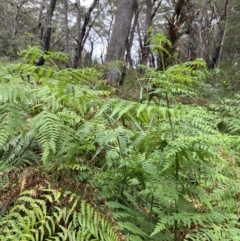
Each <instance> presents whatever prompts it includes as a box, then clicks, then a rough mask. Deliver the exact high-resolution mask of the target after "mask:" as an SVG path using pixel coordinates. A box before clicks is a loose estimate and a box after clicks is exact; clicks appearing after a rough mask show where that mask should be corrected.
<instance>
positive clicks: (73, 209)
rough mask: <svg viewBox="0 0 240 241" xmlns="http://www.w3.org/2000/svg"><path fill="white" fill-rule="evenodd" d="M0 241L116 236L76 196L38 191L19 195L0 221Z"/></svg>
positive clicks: (107, 238)
mask: <svg viewBox="0 0 240 241" xmlns="http://www.w3.org/2000/svg"><path fill="white" fill-rule="evenodd" d="M36 196H37V197H36ZM63 204H64V207H62V205H63ZM0 239H1V240H2V241H8V240H35V241H42V240H83V241H87V240H102V241H116V240H119V237H118V234H117V232H116V230H115V228H114V226H113V225H112V224H111V223H110V222H109V221H108V220H107V218H106V217H104V216H103V215H101V214H100V213H99V212H98V211H97V210H96V209H94V208H93V207H92V206H91V205H90V204H89V203H87V202H86V201H85V200H81V199H80V197H78V196H76V194H74V193H71V192H69V191H67V192H61V191H58V190H54V189H42V190H36V191H33V190H31V191H29V190H26V191H24V192H23V193H22V194H21V195H20V196H19V198H18V199H17V200H16V202H15V204H14V206H13V207H12V208H11V209H10V211H9V213H8V214H7V215H6V216H5V217H3V218H2V219H1V221H0Z"/></svg>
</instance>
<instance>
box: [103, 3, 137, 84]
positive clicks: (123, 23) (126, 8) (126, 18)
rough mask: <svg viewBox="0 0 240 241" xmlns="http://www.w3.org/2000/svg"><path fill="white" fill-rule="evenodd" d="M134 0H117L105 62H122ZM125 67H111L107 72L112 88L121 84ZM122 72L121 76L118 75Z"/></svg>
mask: <svg viewBox="0 0 240 241" xmlns="http://www.w3.org/2000/svg"><path fill="white" fill-rule="evenodd" d="M134 3H135V1H134V0H118V1H117V10H116V16H115V22H114V26H113V31H112V35H111V39H110V42H109V45H108V49H107V55H106V62H112V61H117V60H121V61H124V54H125V51H126V43H127V39H128V36H129V32H130V28H131V23H132V17H133V11H134ZM125 70H126V67H124V64H123V65H122V68H121V70H120V71H119V68H116V67H113V68H112V67H111V68H110V69H109V70H108V72H107V79H108V81H109V83H110V84H111V85H112V86H118V85H122V84H123V80H124V76H125V74H126V73H125ZM120 72H122V74H120Z"/></svg>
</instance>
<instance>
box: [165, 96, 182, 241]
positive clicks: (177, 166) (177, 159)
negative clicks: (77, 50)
mask: <svg viewBox="0 0 240 241" xmlns="http://www.w3.org/2000/svg"><path fill="white" fill-rule="evenodd" d="M165 95H166V102H167V108H168V110H170V102H169V99H168V93H167V92H166V93H165ZM168 119H169V125H170V128H171V135H172V140H174V139H175V133H174V129H173V121H172V117H171V114H170V113H169V112H168ZM175 168H176V169H175V180H176V188H177V189H178V181H179V175H178V174H179V158H178V155H177V154H176V159H175ZM175 212H176V213H178V200H177V199H175ZM174 241H178V221H177V220H175V221H174Z"/></svg>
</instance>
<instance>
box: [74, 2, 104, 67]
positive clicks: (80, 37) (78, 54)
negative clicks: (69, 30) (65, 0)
mask: <svg viewBox="0 0 240 241" xmlns="http://www.w3.org/2000/svg"><path fill="white" fill-rule="evenodd" d="M98 1H99V0H94V1H93V3H92V5H91V6H90V8H89V9H88V11H87V13H86V14H85V17H84V22H83V25H82V27H80V26H81V18H80V8H81V6H80V1H79V0H77V1H76V4H75V7H76V11H77V47H76V51H75V57H74V62H73V67H74V68H75V69H76V68H78V67H79V66H81V60H82V51H83V48H84V44H85V41H86V37H87V35H88V34H89V31H90V28H91V27H89V28H88V31H87V26H88V23H89V22H90V17H91V13H92V11H93V10H94V8H95V7H96V5H97V3H98Z"/></svg>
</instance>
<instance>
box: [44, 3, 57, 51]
mask: <svg viewBox="0 0 240 241" xmlns="http://www.w3.org/2000/svg"><path fill="white" fill-rule="evenodd" d="M56 2H57V0H51V1H50V4H49V7H48V10H47V15H46V26H45V32H44V42H43V50H44V51H48V50H49V48H50V42H51V35H52V17H53V12H54V9H55V6H56Z"/></svg>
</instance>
